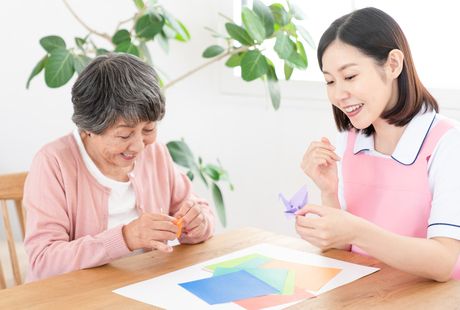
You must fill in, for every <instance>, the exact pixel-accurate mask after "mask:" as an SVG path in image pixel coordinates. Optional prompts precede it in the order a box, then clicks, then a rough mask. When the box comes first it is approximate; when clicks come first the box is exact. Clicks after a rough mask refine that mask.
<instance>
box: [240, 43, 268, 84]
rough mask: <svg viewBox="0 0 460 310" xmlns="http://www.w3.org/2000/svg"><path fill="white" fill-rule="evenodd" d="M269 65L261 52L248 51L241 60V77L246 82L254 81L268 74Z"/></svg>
mask: <svg viewBox="0 0 460 310" xmlns="http://www.w3.org/2000/svg"><path fill="white" fill-rule="evenodd" d="M267 69H268V64H267V60H266V59H265V56H264V55H262V54H261V53H260V51H259V50H253V51H248V52H247V53H246V54H245V55H244V56H243V59H241V75H242V77H243V80H245V81H248V82H249V81H253V80H255V79H257V78H259V77H261V76H262V75H264V74H265V73H267Z"/></svg>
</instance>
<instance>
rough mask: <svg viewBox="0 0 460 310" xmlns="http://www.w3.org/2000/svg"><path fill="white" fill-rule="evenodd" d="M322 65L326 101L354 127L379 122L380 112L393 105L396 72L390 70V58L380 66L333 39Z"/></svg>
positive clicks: (349, 46)
mask: <svg viewBox="0 0 460 310" xmlns="http://www.w3.org/2000/svg"><path fill="white" fill-rule="evenodd" d="M322 62H323V68H322V69H323V73H324V78H325V80H326V83H327V94H328V97H329V100H330V102H331V103H332V104H333V105H334V106H336V107H337V108H338V109H340V110H341V111H342V112H343V113H345V115H347V116H348V118H349V119H350V122H351V123H352V124H353V126H354V127H355V128H357V129H364V128H367V127H369V126H370V125H371V124H373V125H374V126H375V125H376V124H377V123H378V122H382V121H383V120H382V119H381V118H380V116H381V115H382V112H384V111H386V110H388V109H390V108H391V107H393V106H394V105H395V104H396V101H397V97H398V90H397V89H398V87H397V76H398V75H399V73H398V75H395V74H394V72H393V71H392V68H391V65H390V62H391V59H390V57H389V60H388V61H387V62H386V63H384V64H383V65H379V64H378V63H377V62H376V61H375V59H373V58H372V57H369V56H367V55H365V54H363V53H362V52H361V51H360V50H358V49H357V48H355V47H353V46H351V45H348V44H345V43H343V42H341V41H339V40H335V41H334V42H332V43H331V44H330V45H329V46H328V47H327V49H326V50H325V52H324V54H323V58H322Z"/></svg>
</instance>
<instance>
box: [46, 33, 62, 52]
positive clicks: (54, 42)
mask: <svg viewBox="0 0 460 310" xmlns="http://www.w3.org/2000/svg"><path fill="white" fill-rule="evenodd" d="M40 45H41V46H42V47H43V48H44V49H45V51H47V52H48V53H51V52H52V51H54V50H55V49H57V48H66V45H65V41H64V40H63V39H62V38H61V37H59V36H47V37H43V38H41V39H40Z"/></svg>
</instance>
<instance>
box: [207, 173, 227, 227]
mask: <svg viewBox="0 0 460 310" xmlns="http://www.w3.org/2000/svg"><path fill="white" fill-rule="evenodd" d="M211 190H212V199H213V201H214V204H215V205H216V211H217V215H218V217H219V220H220V222H221V224H222V226H224V227H226V226H227V216H226V214H225V205H224V198H223V197H222V192H221V191H220V188H219V186H217V184H216V183H214V182H213V183H212V185H211Z"/></svg>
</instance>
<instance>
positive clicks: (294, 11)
mask: <svg viewBox="0 0 460 310" xmlns="http://www.w3.org/2000/svg"><path fill="white" fill-rule="evenodd" d="M288 6H289V11H290V12H291V15H292V16H294V18H295V19H297V20H303V19H305V13H304V12H303V11H302V9H301V8H300V7H299V6H298V5H297V4H295V3H294V2H292V1H288Z"/></svg>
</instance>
